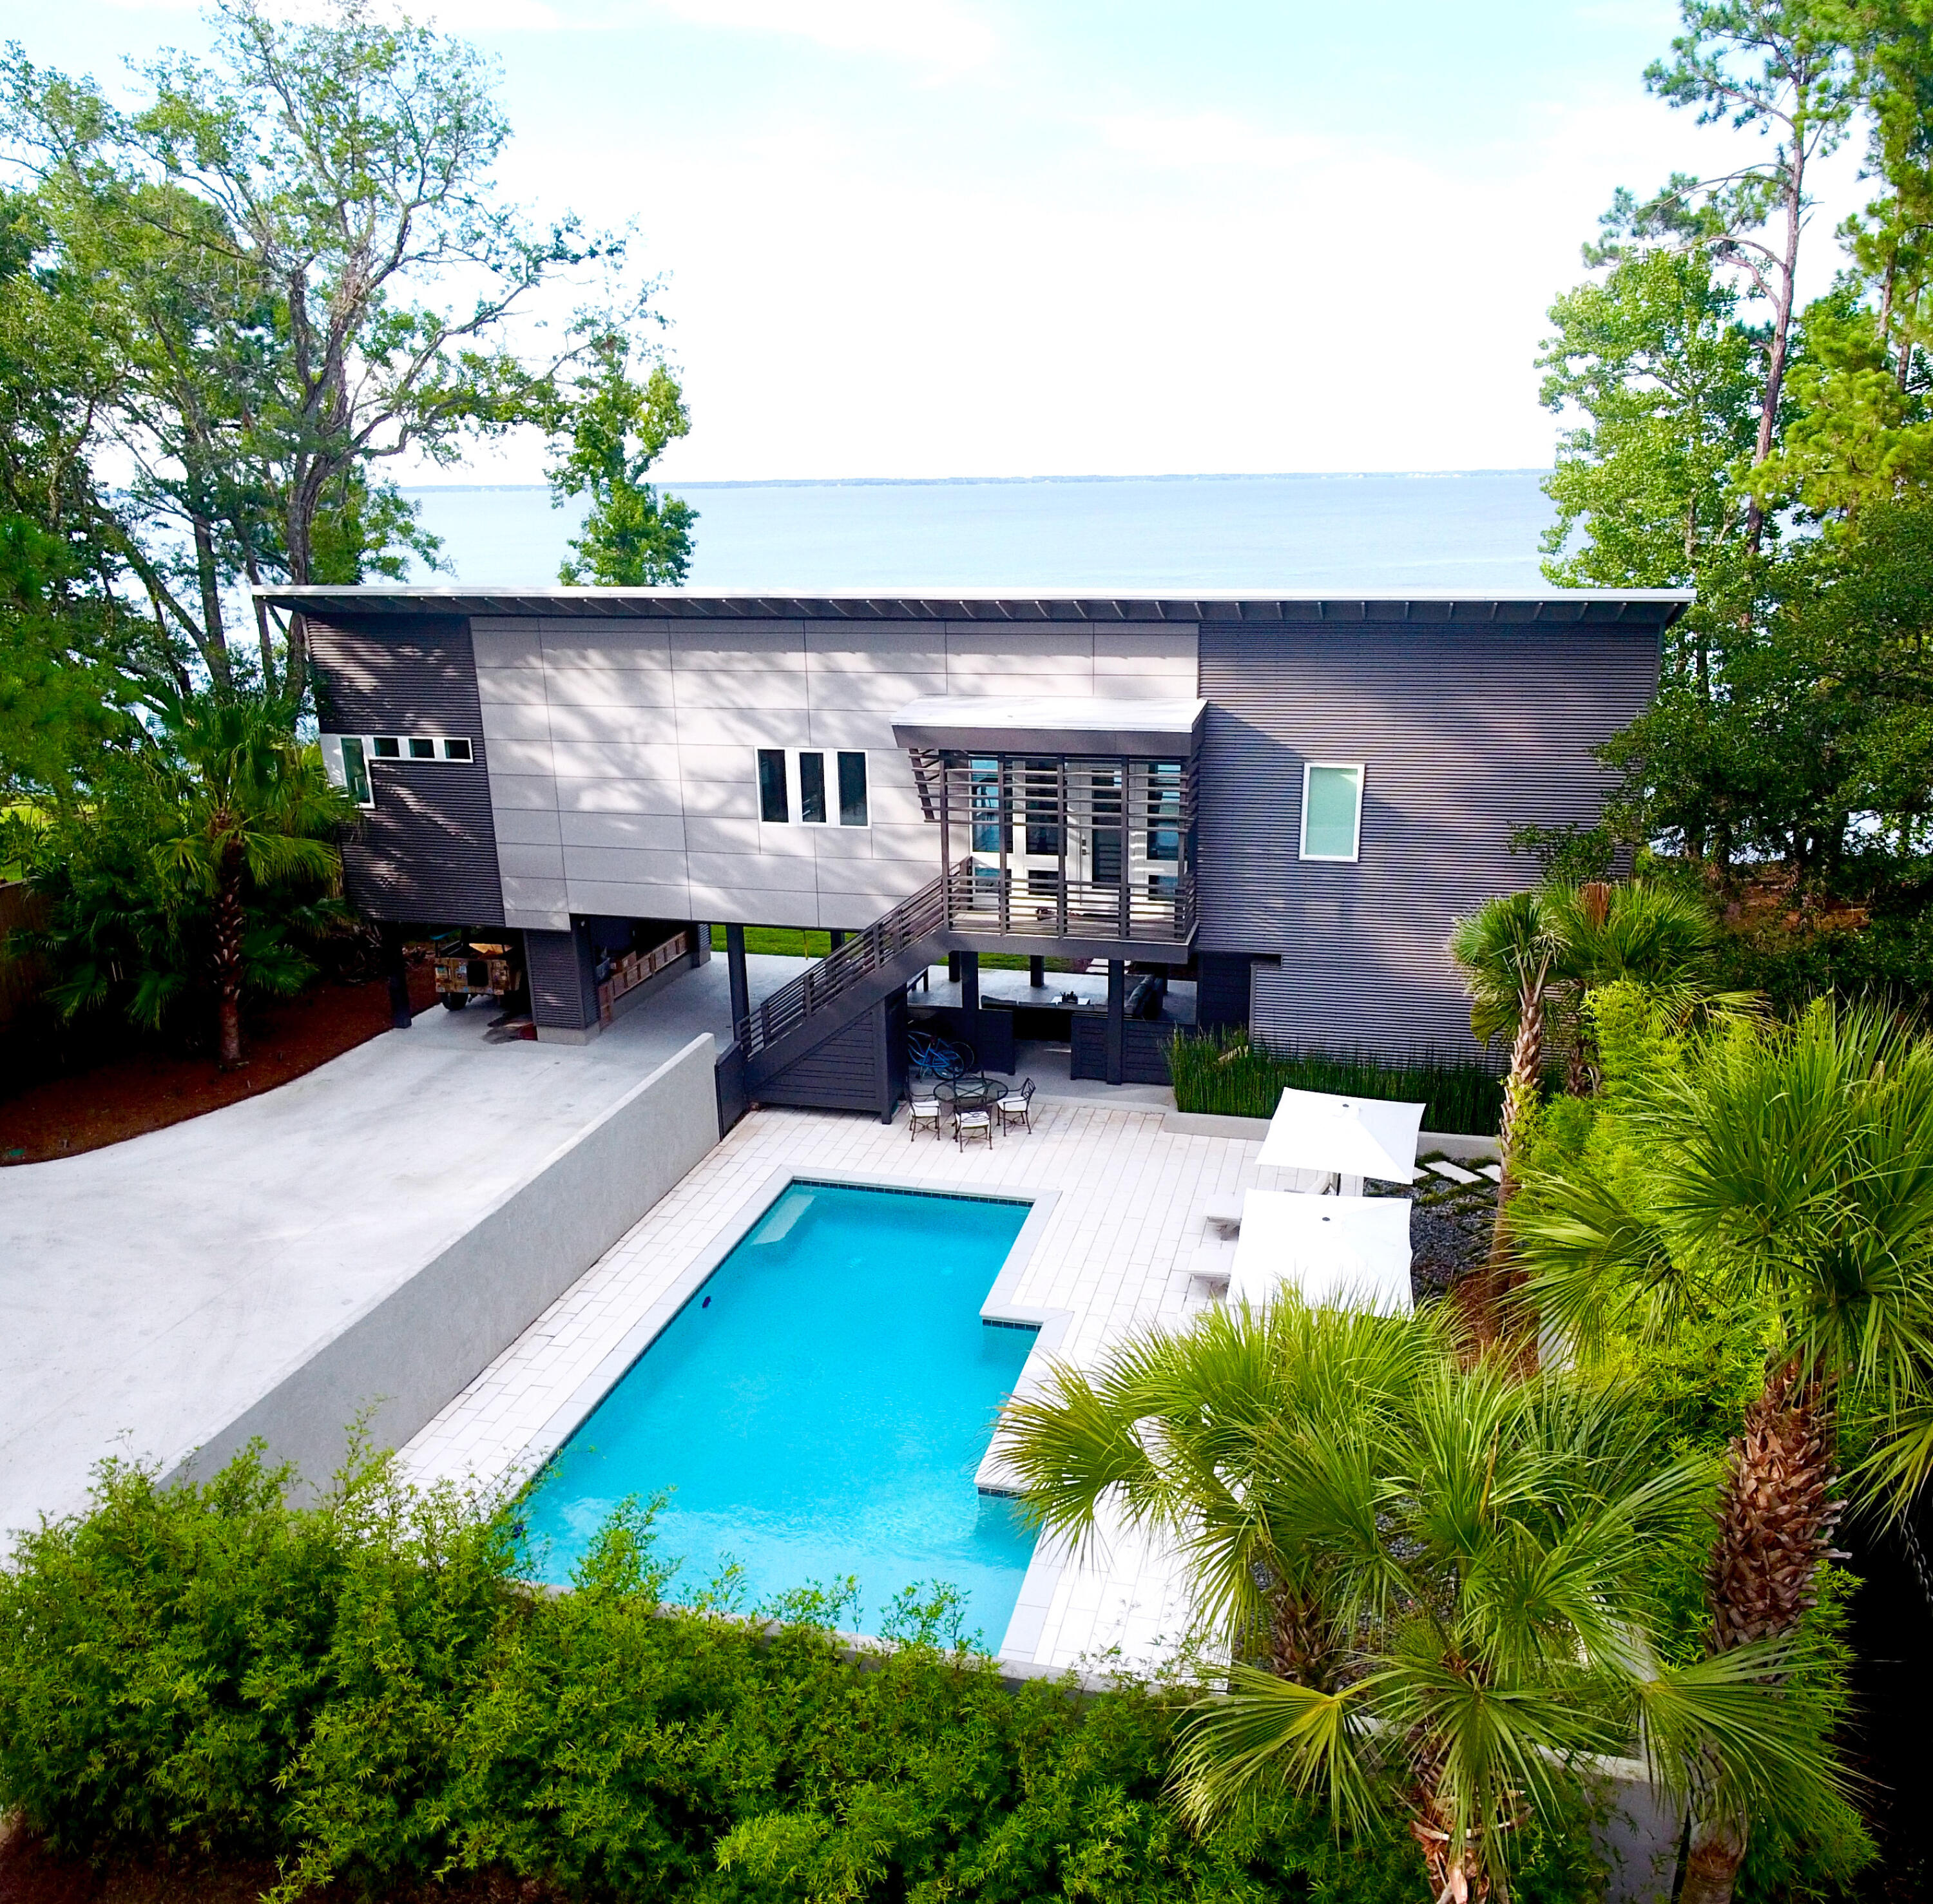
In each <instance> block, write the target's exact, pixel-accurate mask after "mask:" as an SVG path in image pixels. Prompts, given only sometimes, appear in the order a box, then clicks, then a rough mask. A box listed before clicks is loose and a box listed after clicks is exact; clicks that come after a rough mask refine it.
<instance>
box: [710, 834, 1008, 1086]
mask: <svg viewBox="0 0 1933 1904" xmlns="http://www.w3.org/2000/svg"><path fill="white" fill-rule="evenodd" d="M951 882H952V886H953V890H954V893H955V894H956V895H957V894H958V893H959V892H960V891H961V890H962V889H963V888H964V889H966V890H970V889H971V887H972V883H973V862H972V861H971V860H963V861H961V862H960V864H959V865H957V866H956V867H954V868H953V870H952V874H951ZM947 889H948V875H947V874H944V873H942V874H940V875H939V877H938V878H936V879H934V880H929V881H928V882H927V883H926V884H925V885H924V886H921V888H920V889H919V890H918V892H915V893H914V894H913V895H912V897H911V898H906V899H902V900H901V901H900V903H899V904H897V906H895V907H893V909H892V910H891V911H890V912H888V913H882V914H881V915H880V916H879V918H877V919H875V920H873V922H872V924H871V925H868V926H866V927H864V928H863V929H862V930H861V931H858V932H855V934H853V935H852V937H851V938H849V939H848V940H846V943H844V944H843V946H840V947H839V949H837V951H836V952H830V953H828V955H826V956H825V958H822V959H818V960H816V961H814V962H813V964H810V965H809V966H807V967H806V969H805V970H804V971H803V972H801V973H800V974H799V976H798V977H797V978H795V979H792V981H791V982H789V984H786V985H781V986H780V988H778V990H777V991H775V992H773V993H772V994H771V995H770V996H769V997H765V998H762V999H761V1000H759V1003H757V1004H756V1006H753V1009H752V1011H751V1013H750V1016H749V1017H747V1018H742V1019H741V1020H740V1021H739V1022H738V1025H737V1026H736V1027H735V1030H736V1032H737V1035H738V1047H739V1048H740V1050H741V1051H743V1052H744V1054H745V1055H746V1057H748V1058H749V1057H755V1056H756V1054H758V1053H759V1052H760V1051H765V1050H768V1049H769V1048H771V1046H772V1045H776V1044H777V1042H779V1040H780V1039H781V1038H785V1037H788V1036H790V1035H791V1034H792V1033H793V1032H795V1031H796V1030H798V1029H799V1028H800V1027H801V1026H802V1025H803V1024H804V1023H805V1022H806V1021H807V1019H808V1018H811V1017H813V1015H815V1014H816V1013H817V1012H822V1011H824V1010H825V1008H826V1007H827V1006H829V1005H830V1004H831V1003H832V1002H833V1001H834V1000H835V999H837V997H839V996H840V994H842V993H843V992H846V991H849V990H850V989H851V988H852V986H854V985H857V984H858V983H859V982H860V981H861V980H862V979H865V978H867V977H868V976H870V975H871V974H872V973H874V972H876V971H878V970H879V969H880V968H881V967H882V966H885V965H888V964H891V962H892V961H893V960H894V959H896V958H898V957H899V955H900V953H902V952H904V951H905V950H906V948H907V947H908V946H912V945H916V944H917V943H918V942H919V941H920V940H922V939H924V938H927V937H930V935H931V934H933V933H936V932H938V931H941V930H942V928H944V926H945V923H946V917H947V906H946V895H947Z"/></svg>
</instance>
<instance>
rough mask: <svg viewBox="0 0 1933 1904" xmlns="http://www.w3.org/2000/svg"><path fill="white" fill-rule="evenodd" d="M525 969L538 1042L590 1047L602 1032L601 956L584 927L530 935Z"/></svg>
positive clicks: (578, 925)
mask: <svg viewBox="0 0 1933 1904" xmlns="http://www.w3.org/2000/svg"><path fill="white" fill-rule="evenodd" d="M524 965H525V970H527V971H528V973H529V974H530V981H531V1017H532V1018H534V1019H535V1020H536V1021H537V1038H538V1041H539V1042H540V1043H543V1044H546V1045H588V1044H589V1043H590V1042H591V1039H594V1038H595V1037H596V1036H597V1034H598V1033H599V1031H600V1030H602V1029H603V1027H602V1026H600V1024H599V1023H598V1021H597V948H596V947H595V946H594V945H592V943H591V934H590V933H589V932H588V931H587V930H586V929H585V924H584V922H583V921H582V919H573V920H572V921H571V922H570V931H567V932H538V931H525V934H524Z"/></svg>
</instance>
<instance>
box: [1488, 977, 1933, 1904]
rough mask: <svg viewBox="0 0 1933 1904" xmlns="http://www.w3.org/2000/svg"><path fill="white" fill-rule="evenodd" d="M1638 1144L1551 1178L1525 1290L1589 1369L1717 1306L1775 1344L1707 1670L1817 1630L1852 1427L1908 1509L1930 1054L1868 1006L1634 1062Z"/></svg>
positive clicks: (1725, 1517)
mask: <svg viewBox="0 0 1933 1904" xmlns="http://www.w3.org/2000/svg"><path fill="white" fill-rule="evenodd" d="M1625 1069H1626V1070H1627V1071H1628V1073H1629V1075H1627V1076H1625V1077H1624V1078H1622V1080H1621V1082H1620V1085H1619V1093H1618V1094H1617V1096H1616V1097H1615V1098H1614V1099H1613V1102H1612V1103H1611V1105H1610V1109H1609V1115H1610V1117H1612V1118H1613V1120H1614V1121H1615V1128H1616V1130H1617V1132H1619V1135H1621V1137H1622V1140H1623V1141H1622V1142H1621V1143H1620V1144H1619V1145H1618V1146H1617V1147H1616V1154H1615V1157H1614V1158H1612V1159H1610V1160H1607V1162H1606V1163H1604V1165H1603V1166H1602V1167H1601V1169H1598V1170H1596V1171H1595V1172H1582V1171H1580V1172H1575V1173H1574V1174H1572V1175H1564V1174H1562V1173H1553V1174H1552V1175H1550V1176H1549V1177H1547V1178H1544V1179H1542V1180H1541V1181H1538V1183H1537V1184H1536V1186H1535V1195H1534V1197H1533V1198H1532V1200H1531V1202H1530V1205H1529V1207H1528V1208H1525V1209H1523V1210H1522V1211H1520V1214H1519V1217H1518V1218H1517V1223H1516V1228H1517V1235H1518V1240H1519V1244H1520V1249H1521V1250H1522V1251H1523V1256H1524V1258H1525V1259H1526V1263H1527V1265H1528V1267H1529V1283H1528V1289H1527V1293H1528V1294H1529V1296H1530V1297H1531V1298H1532V1299H1533V1300H1534V1301H1535V1303H1536V1304H1537V1305H1538V1311H1539V1313H1540V1314H1541V1315H1542V1316H1544V1317H1545V1318H1546V1319H1547V1320H1549V1321H1550V1322H1552V1323H1553V1324H1554V1325H1556V1326H1557V1327H1558V1328H1560V1329H1561V1330H1562V1331H1563V1332H1564V1333H1565V1335H1566V1336H1567V1337H1568V1339H1570V1340H1571V1341H1572V1342H1573V1343H1574V1344H1575V1345H1576V1346H1577V1348H1578V1349H1579V1350H1580V1352H1584V1353H1586V1354H1588V1353H1589V1351H1590V1350H1591V1349H1592V1347H1593V1346H1595V1344H1596V1343H1598V1342H1599V1341H1600V1340H1602V1339H1603V1337H1604V1334H1605V1333H1606V1330H1607V1324H1608V1322H1609V1320H1610V1318H1611V1317H1613V1316H1616V1317H1617V1318H1619V1319H1620V1321H1621V1322H1622V1321H1625V1320H1629V1319H1635V1320H1636V1321H1637V1322H1639V1323H1640V1325H1643V1326H1644V1327H1646V1328H1650V1329H1653V1330H1666V1329H1669V1328H1670V1327H1672V1326H1673V1324H1674V1322H1677V1321H1678V1320H1679V1319H1681V1318H1682V1316H1685V1314H1686V1313H1688V1312H1690V1311H1691V1310H1695V1309H1696V1308H1697V1307H1701V1306H1703V1305H1707V1304H1712V1303H1718V1304H1722V1305H1724V1306H1725V1307H1726V1308H1727V1309H1728V1310H1730V1311H1732V1312H1733V1313H1736V1314H1737V1315H1738V1316H1739V1318H1740V1326H1742V1327H1746V1328H1763V1329H1764V1330H1766V1331H1767V1332H1768V1333H1769V1337H1770V1340H1771V1343H1772V1347H1771V1350H1770V1352H1769V1355H1768V1358H1767V1360H1766V1368H1765V1375H1764V1379H1763V1385H1762V1387H1761V1388H1760V1392H1759V1394H1758V1395H1757V1397H1756V1398H1755V1399H1754V1400H1753V1402H1752V1403H1751V1406H1750V1407H1749V1408H1748V1410H1747V1411H1746V1414H1745V1419H1744V1421H1743V1422H1742V1424H1741V1427H1740V1432H1739V1434H1738V1436H1736V1438H1735V1439H1734V1440H1733V1442H1732V1444H1731V1448H1730V1454H1729V1457H1728V1460H1727V1469H1726V1474H1725V1480H1724V1487H1723V1490H1722V1493H1721V1502H1720V1507H1719V1511H1718V1533H1717V1535H1716V1537H1715V1540H1714V1542H1713V1544H1712V1551H1711V1558H1710V1563H1709V1571H1708V1574H1707V1578H1706V1593H1707V1599H1708V1602H1709V1612H1710V1626H1709V1632H1708V1635H1707V1638H1706V1646H1707V1650H1708V1651H1709V1653H1710V1654H1711V1655H1712V1656H1713V1657H1714V1658H1718V1657H1723V1656H1725V1655H1727V1654H1728V1653H1731V1652H1733V1651H1734V1650H1736V1649H1738V1648H1740V1647H1749V1646H1751V1645H1753V1644H1762V1643H1764V1642H1765V1641H1768V1640H1770V1641H1777V1640H1778V1639H1780V1638H1785V1637H1789V1636H1790V1635H1793V1634H1795V1633H1796V1632H1798V1630H1799V1626H1800V1623H1801V1622H1802V1620H1803V1617H1804V1616H1805V1613H1806V1611H1808V1608H1810V1607H1811V1605H1812V1604H1813V1601H1814V1595H1815V1593H1816V1591H1817V1582H1818V1579H1819V1576H1820V1571H1821V1569H1823V1566H1824V1565H1825V1563H1826V1560H1827V1559H1828V1558H1829V1555H1830V1551H1831V1543H1832V1533H1833V1530H1834V1527H1835V1524H1836V1522H1837V1520H1838V1515H1839V1513H1840V1512H1841V1508H1842V1506H1843V1503H1842V1502H1841V1501H1840V1500H1838V1499H1836V1498H1835V1496H1836V1494H1837V1493H1838V1460H1839V1454H1838V1442H1839V1435H1838V1427H1839V1421H1840V1418H1841V1415H1842V1413H1843V1412H1844V1410H1846V1409H1847V1408H1849V1407H1850V1408H1854V1409H1858V1410H1859V1412H1861V1413H1862V1415H1865V1416H1866V1417H1867V1418H1868V1419H1869V1420H1870V1421H1871V1424H1872V1425H1873V1427H1874V1430H1875V1433H1876V1436H1877V1441H1878V1444H1879V1447H1880V1454H1879V1455H1878V1456H1877V1457H1876V1459H1875V1460H1874V1463H1873V1464H1872V1470H1873V1472H1874V1475H1876V1477H1877V1478H1881V1479H1883V1480H1884V1481H1886V1482H1888V1483H1889V1484H1890V1485H1891V1487H1892V1490H1893V1493H1894V1499H1895V1502H1899V1501H1901V1500H1903V1499H1908V1498H1910V1496H1911V1495H1912V1493H1913V1492H1915V1491H1916V1490H1917V1488H1918V1487H1919V1484H1921V1482H1922V1481H1924V1480H1925V1477H1926V1475H1927V1472H1928V1455H1929V1452H1933V1448H1929V1443H1928V1439H1927V1438H1926V1436H1925V1434H1924V1432H1923V1424H1925V1422H1926V1421H1928V1419H1929V1418H1933V1045H1929V1043H1928V1041H1927V1040H1925V1039H1923V1038H1918V1037H1914V1036H1911V1035H1910V1034H1909V1033H1907V1032H1906V1031H1904V1030H1902V1029H1901V1028H1900V1027H1898V1025H1897V1024H1894V1023H1893V1022H1892V1021H1890V1020H1889V1019H1888V1018H1886V1015H1884V1014H1883V1013H1882V1012H1879V1011H1877V1010H1876V1009H1871V1008H1866V1007H1860V1008H1854V1009H1835V1008H1834V1007H1832V1006H1829V1005H1823V1004H1822V1005H1820V1006H1815V1007H1814V1009H1812V1010H1811V1011H1810V1012H1808V1013H1807V1014H1806V1015H1805V1016H1804V1017H1803V1018H1801V1019H1800V1020H1799V1021H1798V1022H1797V1023H1796V1024H1789V1025H1766V1024H1751V1023H1734V1024H1730V1025H1727V1026H1721V1027H1718V1029H1717V1030H1715V1031H1713V1032H1712V1033H1709V1034H1707V1035H1706V1036H1705V1037H1704V1038H1703V1039H1701V1040H1699V1041H1697V1042H1694V1043H1693V1044H1692V1045H1691V1047H1690V1048H1689V1049H1688V1052H1687V1053H1686V1054H1685V1057H1683V1059H1682V1061H1680V1062H1678V1063H1671V1062H1669V1061H1661V1062H1658V1063H1655V1064H1653V1065H1652V1066H1649V1067H1625ZM1745 1844H1746V1834H1745V1824H1744V1820H1743V1817H1742V1813H1741V1812H1739V1809H1737V1807H1736V1806H1727V1805H1724V1804H1722V1803H1712V1804H1710V1805H1708V1806H1706V1807H1705V1808H1704V1809H1703V1811H1702V1812H1701V1813H1700V1815H1699V1816H1698V1817H1697V1818H1696V1820H1695V1821H1694V1831H1693V1839H1692V1845H1691V1861H1690V1864H1689V1866H1688V1875H1687V1878H1686V1883H1685V1892H1684V1896H1685V1900H1686V1904H1723V1900H1724V1899H1728V1898H1729V1897H1730V1896H1731V1893H1732V1888H1733V1883H1734V1881H1735V1880H1736V1875H1737V1872H1738V1869H1739V1864H1740V1863H1741V1861H1742V1859H1743V1857H1744V1855H1745Z"/></svg>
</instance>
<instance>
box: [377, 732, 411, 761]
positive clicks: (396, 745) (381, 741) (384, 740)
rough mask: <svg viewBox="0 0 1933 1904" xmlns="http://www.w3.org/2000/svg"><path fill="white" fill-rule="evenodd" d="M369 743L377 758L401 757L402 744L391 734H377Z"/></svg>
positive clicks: (398, 758)
mask: <svg viewBox="0 0 1933 1904" xmlns="http://www.w3.org/2000/svg"><path fill="white" fill-rule="evenodd" d="M369 744H370V745H371V747H374V749H375V750H376V758H377V759H378V760H400V759H401V758H402V757H403V744H402V742H401V741H399V740H398V739H397V738H396V737H395V735H393V734H378V735H376V737H375V738H374V739H373V740H372V741H370V743H369Z"/></svg>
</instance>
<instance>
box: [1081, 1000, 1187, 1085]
mask: <svg viewBox="0 0 1933 1904" xmlns="http://www.w3.org/2000/svg"><path fill="white" fill-rule="evenodd" d="M1177 1029H1178V1027H1176V1026H1174V1025H1173V1024H1166V1023H1163V1024H1150V1023H1149V1022H1148V1021H1147V1020H1146V1019H1145V1018H1129V1019H1127V1020H1126V1021H1125V1022H1124V1023H1123V1025H1122V1027H1121V1030H1122V1033H1123V1036H1122V1039H1121V1082H1122V1083H1123V1084H1166V1083H1168V1081H1169V1073H1168V1046H1169V1045H1171V1044H1172V1043H1173V1042H1174V1036H1175V1033H1176V1031H1177ZM1067 1075H1069V1077H1070V1078H1090V1079H1092V1080H1094V1081H1097V1082H1099V1083H1105V1082H1106V1081H1107V1076H1108V1021H1107V1020H1106V1019H1105V1018H1102V1017H1101V1016H1100V1015H1099V1014H1098V1013H1096V1012H1077V1013H1076V1014H1075V1017H1074V1021H1073V1026H1072V1048H1071V1054H1070V1056H1069V1060H1068V1072H1067Z"/></svg>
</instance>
